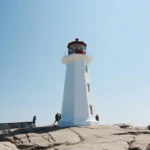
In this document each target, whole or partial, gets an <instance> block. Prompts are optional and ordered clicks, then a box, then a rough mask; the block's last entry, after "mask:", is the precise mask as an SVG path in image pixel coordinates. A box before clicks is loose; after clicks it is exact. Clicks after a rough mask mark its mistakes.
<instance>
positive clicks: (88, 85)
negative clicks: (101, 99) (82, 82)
mask: <svg viewBox="0 0 150 150" xmlns="http://www.w3.org/2000/svg"><path fill="white" fill-rule="evenodd" d="M87 88H88V92H90V84H87Z"/></svg>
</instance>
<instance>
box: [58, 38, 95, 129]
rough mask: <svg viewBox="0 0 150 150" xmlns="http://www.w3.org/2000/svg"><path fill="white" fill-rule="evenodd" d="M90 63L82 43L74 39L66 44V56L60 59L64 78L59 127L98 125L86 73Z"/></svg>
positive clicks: (90, 59)
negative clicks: (63, 67)
mask: <svg viewBox="0 0 150 150" xmlns="http://www.w3.org/2000/svg"><path fill="white" fill-rule="evenodd" d="M91 61H92V58H91V57H89V56H88V55H87V54H86V44H85V43H84V42H82V41H79V40H78V39H76V40H75V41H73V42H71V43H69V44H68V54H67V55H66V56H64V57H63V59H62V63H64V64H66V77H65V85H64V95H63V103H62V111H61V120H60V122H59V126H60V127H67V126H92V125H98V122H97V121H96V119H95V111H94V105H93V99H92V93H91V84H90V79H89V72H88V65H89V64H90V63H91Z"/></svg>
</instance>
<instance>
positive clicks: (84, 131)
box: [0, 125, 150, 150]
mask: <svg viewBox="0 0 150 150" xmlns="http://www.w3.org/2000/svg"><path fill="white" fill-rule="evenodd" d="M31 149H32V150H36V149H39V150H46V149H49V150H150V131H149V130H148V129H146V128H145V129H144V128H138V129H137V128H134V127H132V126H128V127H127V126H126V127H125V126H124V127H122V125H113V126H111V125H110V126H109V125H107V126H106V125H101V126H96V127H71V128H55V127H52V126H49V127H38V128H32V129H15V130H10V132H1V134H0V150H31Z"/></svg>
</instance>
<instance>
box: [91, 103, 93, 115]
mask: <svg viewBox="0 0 150 150" xmlns="http://www.w3.org/2000/svg"><path fill="white" fill-rule="evenodd" d="M90 113H91V115H93V107H92V105H90Z"/></svg>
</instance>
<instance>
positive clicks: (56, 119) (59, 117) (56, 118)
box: [53, 113, 61, 125]
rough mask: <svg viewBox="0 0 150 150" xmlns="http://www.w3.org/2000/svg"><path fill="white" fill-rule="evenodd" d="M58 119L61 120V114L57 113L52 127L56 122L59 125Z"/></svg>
mask: <svg viewBox="0 0 150 150" xmlns="http://www.w3.org/2000/svg"><path fill="white" fill-rule="evenodd" d="M60 119H61V114H59V113H57V114H56V115H55V121H54V123H53V125H54V124H55V123H56V122H58V123H59V120H60Z"/></svg>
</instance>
